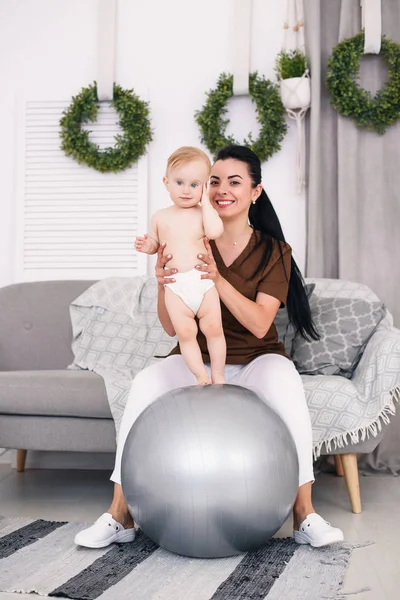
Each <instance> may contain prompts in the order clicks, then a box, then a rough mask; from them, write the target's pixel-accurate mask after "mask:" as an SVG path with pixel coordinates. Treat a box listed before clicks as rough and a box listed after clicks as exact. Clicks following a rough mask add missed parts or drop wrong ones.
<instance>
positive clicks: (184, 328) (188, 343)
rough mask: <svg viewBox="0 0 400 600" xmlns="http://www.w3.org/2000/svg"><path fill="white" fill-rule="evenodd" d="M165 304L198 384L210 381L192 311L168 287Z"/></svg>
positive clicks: (183, 354) (183, 353) (182, 350)
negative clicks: (198, 341)
mask: <svg viewBox="0 0 400 600" xmlns="http://www.w3.org/2000/svg"><path fill="white" fill-rule="evenodd" d="M165 306H166V307H167V311H168V314H169V316H170V319H171V321H172V325H173V326H174V329H175V332H176V335H177V336H178V340H179V346H180V348H181V352H182V356H183V358H184V359H185V362H186V364H187V366H188V367H189V369H190V370H191V371H192V373H193V374H194V375H195V376H196V377H197V382H198V383H199V384H206V383H211V381H210V378H209V376H208V373H207V370H206V368H205V366H204V362H203V358H202V356H201V352H200V348H199V345H198V343H197V339H196V337H197V325H196V321H195V320H194V314H193V311H191V310H190V308H189V307H188V306H187V305H186V304H185V303H184V301H183V300H182V299H181V298H180V297H179V296H177V295H176V294H175V293H174V292H173V291H172V290H170V289H169V288H168V287H166V288H165Z"/></svg>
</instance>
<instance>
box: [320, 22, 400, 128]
mask: <svg viewBox="0 0 400 600" xmlns="http://www.w3.org/2000/svg"><path fill="white" fill-rule="evenodd" d="M363 54H364V32H362V33H359V34H358V35H356V36H355V37H353V38H349V39H346V40H343V41H342V42H340V43H339V44H337V46H335V48H334V49H333V51H332V55H331V56H330V58H329V60H328V74H327V77H326V85H327V88H328V92H329V95H330V98H331V104H332V106H333V107H334V108H335V109H336V110H337V111H338V113H340V114H341V115H343V116H345V117H351V118H352V119H354V121H355V123H356V124H357V125H359V126H360V127H367V128H368V129H373V130H375V131H377V132H378V133H379V134H380V135H382V134H383V133H385V131H386V129H387V128H388V127H389V126H390V125H393V123H395V122H396V121H397V120H398V119H399V118H400V44H396V43H394V42H392V41H391V40H389V39H387V38H386V37H385V36H384V35H383V36H382V43H381V52H380V54H381V56H383V58H385V59H386V61H387V63H388V65H389V73H388V75H389V80H388V82H387V84H386V86H385V87H383V88H382V89H381V90H379V91H378V92H377V93H376V94H375V96H372V94H371V93H370V92H369V91H368V90H365V89H363V88H362V87H360V85H359V82H358V81H359V71H360V58H361V57H362V56H363Z"/></svg>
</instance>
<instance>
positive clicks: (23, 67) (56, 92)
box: [0, 0, 305, 286]
mask: <svg viewBox="0 0 400 600" xmlns="http://www.w3.org/2000/svg"><path fill="white" fill-rule="evenodd" d="M284 5H285V3H284V2H282V0H253V25H252V28H253V29H252V36H251V37H252V50H251V52H252V64H251V68H252V70H258V71H259V72H260V73H262V74H264V75H265V76H267V77H270V78H272V77H273V76H274V73H273V65H274V60H275V56H276V53H277V52H278V51H279V49H280V45H281V42H282V31H283V30H282V24H283V18H284V14H283V12H284ZM233 10H234V2H233V1H232V0H202V2H201V3H200V2H194V1H193V0H192V2H190V1H188V0H170V1H169V2H164V1H163V0H146V1H143V0H118V17H117V38H118V41H117V56H116V81H117V82H118V83H119V84H120V85H122V86H123V87H127V88H134V89H135V91H137V92H138V93H139V94H142V95H143V94H146V95H147V99H148V100H149V101H150V105H151V119H152V125H153V129H154V141H153V142H152V144H151V145H150V147H149V188H148V189H149V197H148V201H149V213H152V212H154V210H156V209H157V208H159V207H160V206H162V205H163V204H165V202H166V201H168V199H167V198H166V196H165V190H164V187H163V186H162V183H161V178H162V176H163V173H164V168H165V162H166V159H167V157H168V155H169V154H170V153H171V152H172V151H173V150H175V149H176V148H177V147H178V146H180V145H184V144H185V145H186V144H188V145H189V144H191V145H200V140H199V132H198V128H197V125H196V123H195V121H194V118H193V114H194V112H195V110H197V109H199V108H201V106H202V105H203V104H204V101H205V92H206V91H207V90H209V89H210V88H212V87H214V86H215V83H216V80H217V78H218V76H219V74H220V73H221V72H222V71H227V72H230V71H232V55H233V44H234V39H233ZM96 25H97V2H96V0H18V2H16V1H15V0H0V85H1V89H2V91H1V94H0V132H1V135H0V169H1V177H0V286H2V285H6V284H8V283H11V282H13V281H14V280H15V269H14V260H13V253H14V247H15V241H14V240H15V203H16V198H15V185H16V181H15V179H16V177H15V158H16V157H15V141H16V138H17V137H18V127H19V123H18V122H17V119H16V103H17V100H18V98H20V97H24V98H25V99H28V100H29V99H35V100H36V99H40V100H53V99H57V100H65V99H69V98H71V96H72V95H75V94H76V93H78V92H79V91H80V89H81V87H83V86H86V85H88V84H89V83H91V82H92V81H93V80H95V79H96V43H97V38H96V33H97V32H96ZM229 116H230V118H231V124H230V127H229V132H230V133H233V134H234V135H235V137H236V139H237V140H238V141H239V140H240V139H243V136H244V135H246V134H247V133H248V132H249V131H250V130H252V131H255V132H256V131H257V124H256V121H255V111H254V108H253V106H252V104H251V101H250V100H248V99H245V98H237V99H234V100H233V101H231V106H230V112H229ZM295 149H296V138H295V129H294V127H293V124H292V123H290V130H289V133H288V135H287V137H286V139H285V141H284V144H283V149H282V151H281V152H280V153H279V154H277V155H275V156H274V157H273V158H272V159H271V160H270V161H269V162H268V163H267V164H265V165H264V168H263V180H264V181H263V182H264V186H265V188H266V190H267V192H268V194H269V196H270V197H271V200H272V202H273V204H274V206H275V208H276V210H277V212H278V215H279V217H280V219H281V222H282V226H283V229H284V232H285V235H286V237H287V240H288V241H289V243H290V244H292V246H293V249H294V252H295V257H296V259H297V261H298V263H299V266H300V267H301V268H303V265H304V254H305V200H304V196H303V195H302V196H298V195H297V194H296V192H295V178H294V164H295Z"/></svg>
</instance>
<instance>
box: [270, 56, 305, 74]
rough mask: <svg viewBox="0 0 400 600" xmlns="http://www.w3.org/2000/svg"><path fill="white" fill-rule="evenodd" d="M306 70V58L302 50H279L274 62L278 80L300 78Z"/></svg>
mask: <svg viewBox="0 0 400 600" xmlns="http://www.w3.org/2000/svg"><path fill="white" fill-rule="evenodd" d="M306 69H307V57H306V55H305V54H304V52H303V51H302V50H297V49H296V50H281V51H280V52H279V54H278V55H277V57H276V60H275V73H276V76H277V78H278V79H291V78H292V77H302V76H303V75H304V73H305V71H306Z"/></svg>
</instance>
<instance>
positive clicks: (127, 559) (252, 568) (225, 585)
mask: <svg viewBox="0 0 400 600" xmlns="http://www.w3.org/2000/svg"><path fill="white" fill-rule="evenodd" d="M82 527H83V525H82V523H62V522H55V521H44V520H34V519H28V518H13V519H9V518H4V519H1V518H0V591H2V592H19V593H22V594H28V593H37V594H39V595H41V596H56V597H57V596H58V597H62V598H76V599H82V600H94V599H95V598H101V600H111V599H112V600H116V599H123V600H253V599H254V600H255V599H257V600H263V599H265V598H268V600H278V599H279V600H283V599H284V600H300V599H301V600H305V599H306V600H321V598H324V599H326V600H329V599H332V600H334V599H337V598H338V594H339V592H340V588H341V585H342V582H343V577H344V573H345V570H346V568H347V565H348V561H349V558H350V553H351V546H350V545H348V544H338V545H334V546H332V547H327V548H323V549H319V550H317V549H313V548H310V547H309V546H298V545H297V544H295V542H294V541H293V540H292V539H291V538H281V539H273V540H271V541H270V542H269V543H268V544H267V545H266V546H264V547H263V548H261V549H260V550H257V551H254V552H249V553H247V554H244V555H241V556H233V557H230V558H223V559H193V558H185V557H182V556H177V555H175V554H171V553H170V552H167V551H165V550H163V549H161V548H159V547H158V546H156V544H154V543H153V542H152V541H151V540H149V538H147V537H146V536H145V535H144V534H143V533H141V532H139V534H138V536H137V537H136V540H135V542H133V543H132V544H119V545H115V544H114V545H112V546H110V547H108V548H102V549H98V550H89V549H86V548H78V547H77V546H75V544H74V543H73V539H74V536H75V534H76V533H77V532H78V531H80V530H81V529H82Z"/></svg>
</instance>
